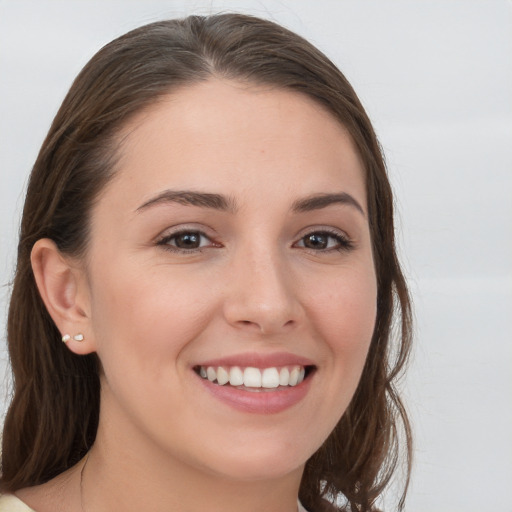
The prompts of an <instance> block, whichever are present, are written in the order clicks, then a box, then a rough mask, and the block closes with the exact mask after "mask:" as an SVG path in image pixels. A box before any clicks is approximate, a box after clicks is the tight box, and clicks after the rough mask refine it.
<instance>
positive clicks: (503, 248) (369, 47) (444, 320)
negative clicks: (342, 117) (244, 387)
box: [0, 0, 512, 512]
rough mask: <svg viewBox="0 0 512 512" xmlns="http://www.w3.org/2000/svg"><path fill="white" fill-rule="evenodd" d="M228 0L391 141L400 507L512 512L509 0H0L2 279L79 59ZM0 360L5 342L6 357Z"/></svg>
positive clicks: (4, 293) (0, 312)
mask: <svg viewBox="0 0 512 512" xmlns="http://www.w3.org/2000/svg"><path fill="white" fill-rule="evenodd" d="M222 10H238V11H244V12H249V13H252V14H256V15H259V16H263V17H268V18H270V19H273V20H275V21H278V22H280V23H282V24H284V25H286V26H287V27H289V28H291V29H292V30H295V31H297V32H299V33H300V34H302V35H304V36H305V37H306V38H308V39H310V40H311V41H312V42H313V43H314V44H316V45H317V46H319V47H320V48H321V49H322V50H323V51H325V52H326V53H327V54H328V55H329V56H330V57H331V58H332V59H333V60H334V61H335V62H336V63H337V64H338V65H339V67H340V68H341V69H342V70H343V72H344V73H345V74H346V76H347V77H348V78H349V80H350V81H351V82H352V84H353V85H354V87H355V89H356V90H357V91H358V93H359V95H360V98H361V99H362V101H363V103H364V104H365V106H366V108H367V110H368V112H369V114H370V117H371V118H372V119H373V122H374V125H375V127H376V129H377V132H378V134H379V136H380V139H381V142H382V145H383V147H384V150H385V152H386V155H387V159H388V166H389V171H390V175H391V179H392V182H393V186H394V188H395V190H396V194H397V207H398V210H399V228H398V237H399V241H400V246H401V249H402V250H401V252H402V259H403V262H404V265H405V268H406V271H407V275H408V278H409V282H410V285H411V290H412V293H413V297H414V302H415V311H416V331H417V335H416V349H415V352H414V358H413V361H412V365H411V368H410V371H409V374H408V376H407V378H406V379H405V380H404V381H403V388H404V393H405V395H406V397H407V402H408V405H409V409H410V411H411V414H412V417H413V423H414V429H415V435H416V448H415V471H414V474H413V481H412V488H411V491H410V496H409V501H408V507H407V510H411V511H416V512H431V511H433V510H435V511H436V512H459V511H460V512H481V511H482V510H500V511H512V499H511V498H510V496H509V494H510V491H509V487H510V482H511V481H512V325H511V320H510V317H511V316H512V3H511V2H510V1H507V0H480V1H477V0H450V1H446V0H438V1H419V0H418V1H413V0H409V1H404V0H338V1H336V0H317V1H309V0H295V1H288V2H286V1H272V0H268V1H267V0H262V1H248V0H247V1H237V2H229V1H211V2H207V1H190V2H186V1H181V2H179V1H170V0H169V1H155V0H146V1H142V0H140V1H129V0H123V1H121V0H117V1H114V0H110V1H109V0H107V1H105V0H102V1H80V0H75V1H72V0H70V1H57V0H54V1H51V0H34V1H32V2H29V1H26V0H10V1H5V0H4V1H2V0H0V173H1V178H0V285H6V284H7V283H8V282H9V280H10V279H11V276H12V272H13V265H14V257H15V250H16V249H15V247H16V233H17V226H18V222H19V214H20V210H21V208H22V201H23V190H24V186H25V184H26V180H27V175H28V173H29V170H30V168H31V165H32V164H33V162H34V160H35V157H36V154H37V151H38V149H39V146H40V145H41V143H42V140H43V138H44V135H45V133H46V131H47V129H48V127H49V124H50V121H51V119H52V117H53V115H54V114H55V112H56V110H57V108H58V106H59V104H60V102H61V101H62V99H63V96H64V94H65V93H66V91H67V89H68V88H69V86H70V84H71V81H72V79H73V78H74V76H75V75H76V74H77V73H78V71H79V70H80V69H81V67H82V66H83V65H84V64H85V63H86V61H87V60H88V59H89V58H90V57H91V56H92V55H93V53H94V52H96V51H97V50H98V49H99V48H100V47H101V46H102V45H104V44H105V43H107V42H108V41H110V40H111V39H113V38H114V37H116V36H118V35H121V34H122V33H124V32H126V31H128V30H129V29H131V28H134V27H136V26H138V25H141V24H144V23H146V22H150V21H154V20H157V19H161V18H166V17H175V16H182V15H186V14H191V13H202V14H207V13H210V12H218V11H222ZM8 293H9V288H8V287H7V286H2V287H1V288H0V301H1V302H0V320H1V324H2V325H4V324H5V310H6V308H7V297H8ZM1 334H2V342H1V346H2V347H3V346H4V340H5V334H4V333H3V332H2V333H1ZM6 358H7V355H6V353H5V349H4V348H2V350H1V352H0V360H1V361H0V372H1V371H2V368H3V366H1V365H2V364H3V365H5V360H6ZM4 394H5V392H4V393H2V395H4Z"/></svg>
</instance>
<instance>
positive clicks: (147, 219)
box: [0, 14, 410, 512]
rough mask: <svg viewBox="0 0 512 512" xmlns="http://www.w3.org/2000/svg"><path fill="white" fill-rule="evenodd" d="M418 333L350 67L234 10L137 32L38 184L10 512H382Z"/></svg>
mask: <svg viewBox="0 0 512 512" xmlns="http://www.w3.org/2000/svg"><path fill="white" fill-rule="evenodd" d="M395 314H396V315H397V316H398V318H399V319H400V321H401V333H400V336H399V339H398V340H397V341H398V348H395V347H392V346H391V339H390V338H391V325H392V322H393V321H394V315H395ZM409 334H410V311H409V300H408V295H407V289H406V285H405V282H404V279H403V277H402V273H401V271H400V267H399V264H398V261H397V258H396V254H395V248H394V238H393V211H392V195H391V191H390V188H389V183H388V180H387V176H386V172H385V167H384V163H383V158H382V155H381V153H380V149H379V146H378V143H377V140H376V137H375V134H374V132H373V130H372V127H371V125H370V122H369V120H368V118H367V116H366V114H365V112H364V110H363V108H362V106H361V104H360V102H359V101H358V99H357V97H356V95H355V93H354V91H353V90H352V88H351V87H350V85H349V84H348V82H347V81H346V79H345V78H344V77H343V75H342V74H341V73H340V72H339V70H337V69H336V67H335V66H334V65H333V64H332V63H331V62H330V61H329V60H328V59H327V58H326V57H325V56H324V55H323V54H321V53H320V52H319V51H318V50H316V49H315V48H314V47H312V46H311V45H310V44H309V43H307V42H306V41H304V40H303V39H302V38H300V37H299V36H297V35H295V34H293V33H290V32H289V31H287V30H285V29H283V28H282V27H279V26H278V25H276V24H273V23H271V22H268V21H264V20H260V19H257V18H253V17H248V16H243V15H236V14H226V15H219V16H211V17H206V18H203V17H195V16H193V17H189V18H187V19H184V20H172V21H164V22H158V23H154V24H151V25H148V26H145V27H141V28H139V29H137V30H134V31H132V32H130V33H128V34H126V35H125V36H122V37H120V38H119V39H117V40H115V41H113V42H112V43H110V44H109V45H107V46H106V47H105V48H103V49H102V50H101V51H100V52H98V54H97V55H96V56H94V57H93V58H92V60H91V61H90V62H89V63H88V64H87V65H86V67H85V68H84V70H83V71H82V72H81V73H80V75H79V76H78V77H77V79H76V80H75V82H74V84H73V86H72V88H71V90H70V92H69V93H68V95H67V97H66V99H65V100H64V102H63V105H62V107H61V109H60V110H59V112H58V114H57V116H56V118H55V120H54V122H53V125H52V127H51V128H50V132H49V134H48V136H47V138H46V140H45V142H44V144H43V147H42V149H41V152H40V154H39V157H38V159H37V161H36V164H35V166H34V169H33V171H32V175H31V179H30V183H29V187H28V191H27V198H26V203H25V209H24V213H23V220H22V228H21V237H20V245H19V254H18V265H17V270H16V277H15V281H14V287H13V293H12V298H11V304H10V310H9V320H8V343H9V350H10V355H11V363H12V368H13V373H14V383H15V388H14V396H13V399H12V403H11V406H10V408H9V412H8V414H7V417H6V421H5V427H4V435H3V453H2V479H1V489H2V492H4V493H5V495H4V497H3V498H1V500H3V507H4V508H2V505H0V510H14V509H15V508H9V507H21V508H20V510H35V511H37V512H46V511H55V510H66V511H70V512H73V511H87V512H100V511H104V510H127V511H129V510H141V509H144V510H152V511H153V510H154V511H160V510H179V511H181V510H190V511H195V510H210V511H216V510H223V511H224V510H237V511H255V510H258V511H259V510H269V511H282V512H288V511H290V512H291V511H294V512H295V511H296V510H297V506H299V509H300V510H303V509H302V507H304V508H305V509H307V510H309V511H310V512H316V511H321V510H360V511H368V510H373V509H374V503H375V500H376V499H377V498H378V497H379V495H381V493H382V490H383V489H384V487H385V486H386V484H387V483H388V482H389V479H390V477H391V475H392V473H393V471H394V469H395V467H396V466H397V462H398V454H399V446H398V442H397V433H398V430H399V429H400V428H402V427H404V428H405V434H406V436H405V437H406V441H407V442H406V445H407V453H408V454H410V432H409V427H408V422H407V417H406V415H405V412H404V410H403V407H402V405H401V402H400V400H399V397H398V396H397V394H396V392H395V390H394V387H393V380H394V379H395V377H396V376H397V374H398V373H399V371H400V370H401V368H402V367H403V365H404V363H405V360H406V357H407V353H408V350H409V344H410V339H409ZM61 340H62V341H61ZM63 342H64V343H63ZM409 459H410V456H408V459H407V460H409ZM404 487H405V488H406V485H405V486H404ZM404 496H405V491H404ZM298 498H299V499H300V503H299V505H297V499H298ZM0 504H2V501H0ZM402 505H403V497H402V500H401V503H400V504H399V507H401V506H402ZM27 507H29V508H27ZM16 510H17V509H16Z"/></svg>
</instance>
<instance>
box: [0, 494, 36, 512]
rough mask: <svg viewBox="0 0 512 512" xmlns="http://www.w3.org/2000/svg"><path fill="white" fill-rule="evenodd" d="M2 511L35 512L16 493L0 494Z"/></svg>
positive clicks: (0, 509)
mask: <svg viewBox="0 0 512 512" xmlns="http://www.w3.org/2000/svg"><path fill="white" fill-rule="evenodd" d="M0 512H34V510H33V509H31V508H29V507H28V506H27V505H25V503H23V502H22V501H21V500H20V499H18V498H16V496H14V494H3V495H0Z"/></svg>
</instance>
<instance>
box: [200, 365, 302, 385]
mask: <svg viewBox="0 0 512 512" xmlns="http://www.w3.org/2000/svg"><path fill="white" fill-rule="evenodd" d="M299 376H300V368H299V367H298V366H294V367H293V369H292V371H291V372H290V380H289V381H288V385H290V386H296V385H297V384H298V382H299ZM208 378H210V376H208Z"/></svg>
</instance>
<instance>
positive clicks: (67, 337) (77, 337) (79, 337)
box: [62, 333, 84, 343]
mask: <svg viewBox="0 0 512 512" xmlns="http://www.w3.org/2000/svg"><path fill="white" fill-rule="evenodd" d="M70 339H71V336H70V335H69V334H64V336H62V341H63V342H64V343H67V342H68V341H69V340H70ZM73 339H74V340H75V341H84V335H83V334H82V333H78V334H75V335H74V336H73Z"/></svg>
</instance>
